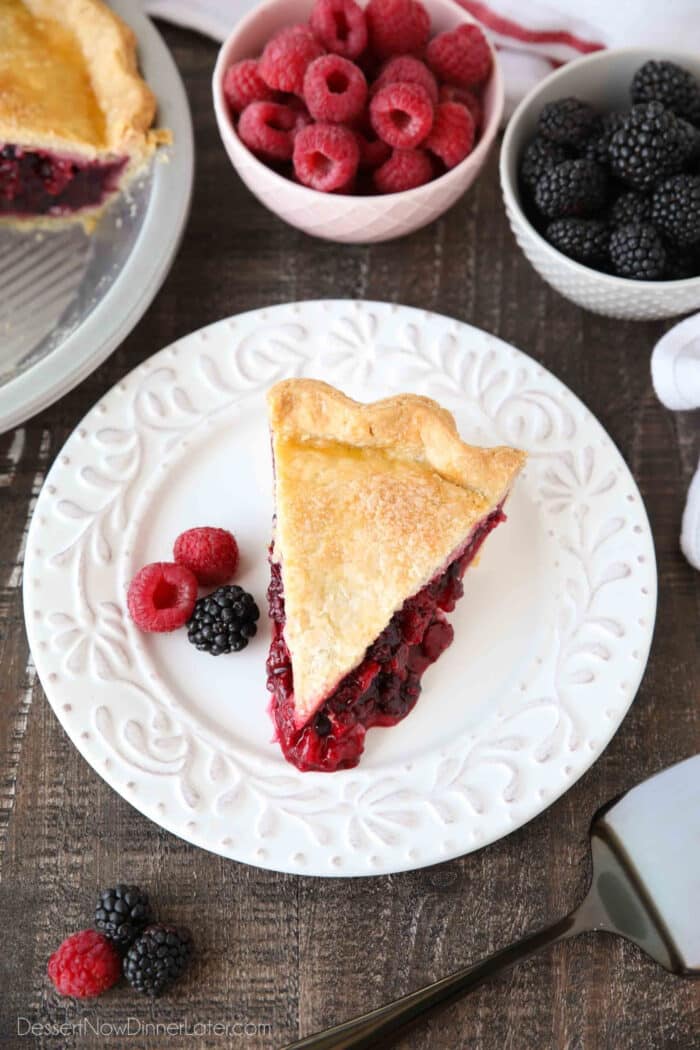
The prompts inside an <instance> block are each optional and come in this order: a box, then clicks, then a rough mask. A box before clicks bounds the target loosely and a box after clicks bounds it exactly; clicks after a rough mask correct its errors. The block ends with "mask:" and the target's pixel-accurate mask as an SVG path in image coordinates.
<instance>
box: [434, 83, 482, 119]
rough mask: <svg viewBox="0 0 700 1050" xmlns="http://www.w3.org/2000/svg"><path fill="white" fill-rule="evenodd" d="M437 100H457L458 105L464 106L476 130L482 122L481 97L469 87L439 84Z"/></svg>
mask: <svg viewBox="0 0 700 1050" xmlns="http://www.w3.org/2000/svg"><path fill="white" fill-rule="evenodd" d="M438 100H439V101H440V102H459V104H460V106H466V108H467V109H468V110H469V112H470V113H471V115H472V120H473V121H474V130H475V131H478V130H479V128H480V127H481V125H482V124H483V122H484V107H483V106H482V105H481V99H480V98H479V97H478V95H476V93H475V92H474V91H470V90H469V88H464V87H458V86H457V85H456V84H441V85H440V93H439V97H438Z"/></svg>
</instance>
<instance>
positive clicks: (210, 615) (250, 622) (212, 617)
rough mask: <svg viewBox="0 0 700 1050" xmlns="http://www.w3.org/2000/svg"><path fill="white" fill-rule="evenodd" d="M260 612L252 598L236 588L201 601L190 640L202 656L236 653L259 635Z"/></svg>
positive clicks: (190, 624)
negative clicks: (204, 654)
mask: <svg viewBox="0 0 700 1050" xmlns="http://www.w3.org/2000/svg"><path fill="white" fill-rule="evenodd" d="M259 618H260V610H259V609H258V607H257V605H256V604H255V599H254V598H253V596H252V594H248V592H247V591H244V590H243V588H242V587H237V586H236V585H235V584H232V585H230V586H226V587H219V588H218V589H217V590H215V591H213V592H212V593H211V594H208V595H206V597H204V598H200V599H199V600H198V601H197V602H196V604H195V607H194V612H193V613H192V617H191V619H190V620H189V621H188V624H187V637H188V639H189V641H190V642H192V645H194V646H195V647H196V648H197V649H201V650H202V652H205V653H211V655H212V656H220V655H221V654H222V653H231V652H234V653H237V652H240V650H241V649H245V647H246V645H247V644H248V642H249V641H250V639H251V638H253V637H254V636H255V634H256V632H257V629H258V627H257V621H258V619H259Z"/></svg>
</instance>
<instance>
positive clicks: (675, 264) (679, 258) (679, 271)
mask: <svg viewBox="0 0 700 1050" xmlns="http://www.w3.org/2000/svg"><path fill="white" fill-rule="evenodd" d="M699 275H700V250H699V246H698V245H693V246H692V247H690V248H688V247H684V248H679V247H677V246H676V245H675V244H667V245H666V272H665V273H664V277H665V278H666V280H667V281H683V280H685V279H686V278H687V277H697V276H699Z"/></svg>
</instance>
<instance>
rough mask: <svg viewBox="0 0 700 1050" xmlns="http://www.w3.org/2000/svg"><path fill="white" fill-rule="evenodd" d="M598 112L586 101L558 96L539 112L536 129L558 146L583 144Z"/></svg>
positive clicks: (592, 127) (591, 130) (594, 124)
mask: <svg viewBox="0 0 700 1050" xmlns="http://www.w3.org/2000/svg"><path fill="white" fill-rule="evenodd" d="M597 121H598V114H597V113H596V111H595V110H594V109H593V107H592V106H590V105H589V104H588V103H587V102H582V101H581V99H578V98H560V99H557V100H556V102H548V103H547V105H546V106H544V108H543V109H542V112H541V113H540V116H539V120H538V122H537V130H538V131H539V133H540V134H541V135H544V137H545V138H546V139H549V140H550V141H551V142H558V143H559V145H560V146H574V147H581V146H583V144H584V142H585V141H586V139H587V138H588V137H589V135H591V134H592V133H593V130H594V129H595V126H596V123H597Z"/></svg>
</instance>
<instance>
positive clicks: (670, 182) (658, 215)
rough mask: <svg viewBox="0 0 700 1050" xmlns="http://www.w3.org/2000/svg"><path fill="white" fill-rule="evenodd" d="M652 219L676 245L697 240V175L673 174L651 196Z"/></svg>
mask: <svg viewBox="0 0 700 1050" xmlns="http://www.w3.org/2000/svg"><path fill="white" fill-rule="evenodd" d="M651 221H652V222H653V223H654V225H655V226H656V228H657V229H658V230H660V231H661V233H663V234H664V236H665V237H666V238H668V240H669V241H671V242H672V243H673V244H677V245H681V246H682V245H687V244H697V243H698V241H700V175H674V176H672V178H670V179H666V181H665V182H662V183H660V184H659V185H658V186H657V187H656V189H655V190H654V193H653V196H652V198H651Z"/></svg>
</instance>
